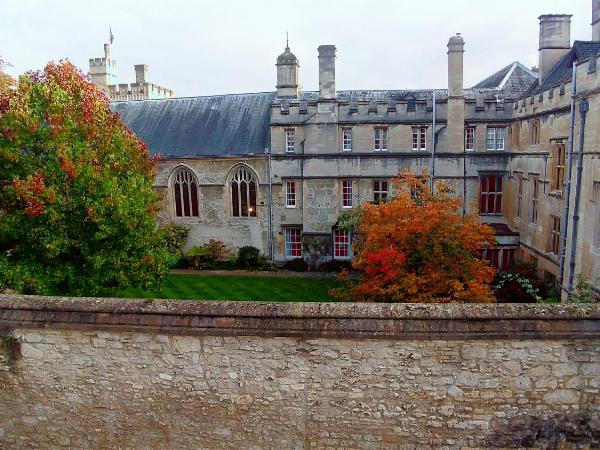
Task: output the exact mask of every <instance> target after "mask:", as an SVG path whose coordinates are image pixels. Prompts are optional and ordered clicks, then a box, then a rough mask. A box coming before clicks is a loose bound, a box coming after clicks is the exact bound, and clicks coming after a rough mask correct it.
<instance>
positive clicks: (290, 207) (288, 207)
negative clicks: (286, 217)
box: [285, 205, 298, 209]
mask: <svg viewBox="0 0 600 450" xmlns="http://www.w3.org/2000/svg"><path fill="white" fill-rule="evenodd" d="M285 209H298V207H297V206H295V205H294V206H288V205H285Z"/></svg>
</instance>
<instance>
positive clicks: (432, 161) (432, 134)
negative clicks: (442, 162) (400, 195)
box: [431, 89, 435, 192]
mask: <svg viewBox="0 0 600 450" xmlns="http://www.w3.org/2000/svg"><path fill="white" fill-rule="evenodd" d="M431 92H432V95H433V118H432V120H431V122H432V125H431V128H432V131H431V192H433V187H434V181H433V178H434V177H435V89H434V90H432V91H431Z"/></svg>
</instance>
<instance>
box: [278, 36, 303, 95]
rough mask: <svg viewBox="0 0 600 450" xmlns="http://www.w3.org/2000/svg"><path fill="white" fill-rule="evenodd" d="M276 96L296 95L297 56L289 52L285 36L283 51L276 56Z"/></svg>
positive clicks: (298, 65)
mask: <svg viewBox="0 0 600 450" xmlns="http://www.w3.org/2000/svg"><path fill="white" fill-rule="evenodd" d="M275 65H276V66H277V96H278V97H282V98H297V97H298V69H299V68H300V64H299V63H298V58H296V56H295V55H294V54H293V53H292V52H291V50H290V45H289V41H288V39H287V36H286V40H285V51H284V52H283V53H282V54H281V55H279V56H278V57H277V63H276V64H275Z"/></svg>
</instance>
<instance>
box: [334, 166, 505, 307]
mask: <svg viewBox="0 0 600 450" xmlns="http://www.w3.org/2000/svg"><path fill="white" fill-rule="evenodd" d="M391 183H392V185H393V186H395V191H396V192H397V195H396V196H395V197H393V198H391V199H390V200H389V201H388V202H385V203H382V204H379V205H372V204H365V205H363V206H362V208H361V209H360V210H358V211H355V212H354V213H353V217H352V218H350V220H349V221H348V222H347V223H350V224H351V223H352V219H354V221H355V225H354V228H355V230H354V231H355V232H356V233H358V236H359V238H358V239H357V240H356V242H355V247H354V251H355V253H357V254H358V257H357V258H356V259H355V262H354V267H355V268H356V269H358V270H359V271H360V272H361V277H360V280H359V281H358V282H357V283H355V284H350V285H349V286H346V287H345V288H342V289H341V290H338V291H337V292H335V293H334V294H335V295H336V296H337V297H338V298H344V297H345V298H346V299H351V300H353V301H367V302H438V303H441V302H444V303H447V302H491V301H493V296H492V293H491V290H490V288H489V283H491V281H492V280H493V278H494V275H495V270H494V269H493V268H492V267H490V266H489V265H488V264H487V263H486V262H485V261H482V260H481V259H480V258H479V257H478V254H480V252H481V250H482V249H484V248H486V247H488V246H489V245H490V244H492V243H493V242H494V233H493V230H492V229H491V228H490V227H489V226H487V225H484V224H481V223H480V222H479V218H478V217H477V215H475V214H467V215H465V216H463V215H462V214H460V213H459V210H460V208H461V206H462V202H461V200H460V199H458V198H456V196H454V195H453V191H452V189H451V187H450V186H448V185H446V184H444V183H437V185H436V189H435V190H434V191H432V190H431V189H430V187H429V185H428V181H427V177H423V178H421V179H419V178H417V177H416V176H415V174H413V173H411V172H401V173H400V174H399V175H398V176H397V178H395V179H393V180H391ZM346 227H352V225H346Z"/></svg>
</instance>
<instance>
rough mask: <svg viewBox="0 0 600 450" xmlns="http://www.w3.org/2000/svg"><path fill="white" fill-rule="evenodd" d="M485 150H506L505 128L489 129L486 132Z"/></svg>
mask: <svg viewBox="0 0 600 450" xmlns="http://www.w3.org/2000/svg"><path fill="white" fill-rule="evenodd" d="M486 133H487V134H486V142H485V149H486V150H489V151H502V150H504V140H505V137H506V128H505V127H488V128H487V132H486Z"/></svg>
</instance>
